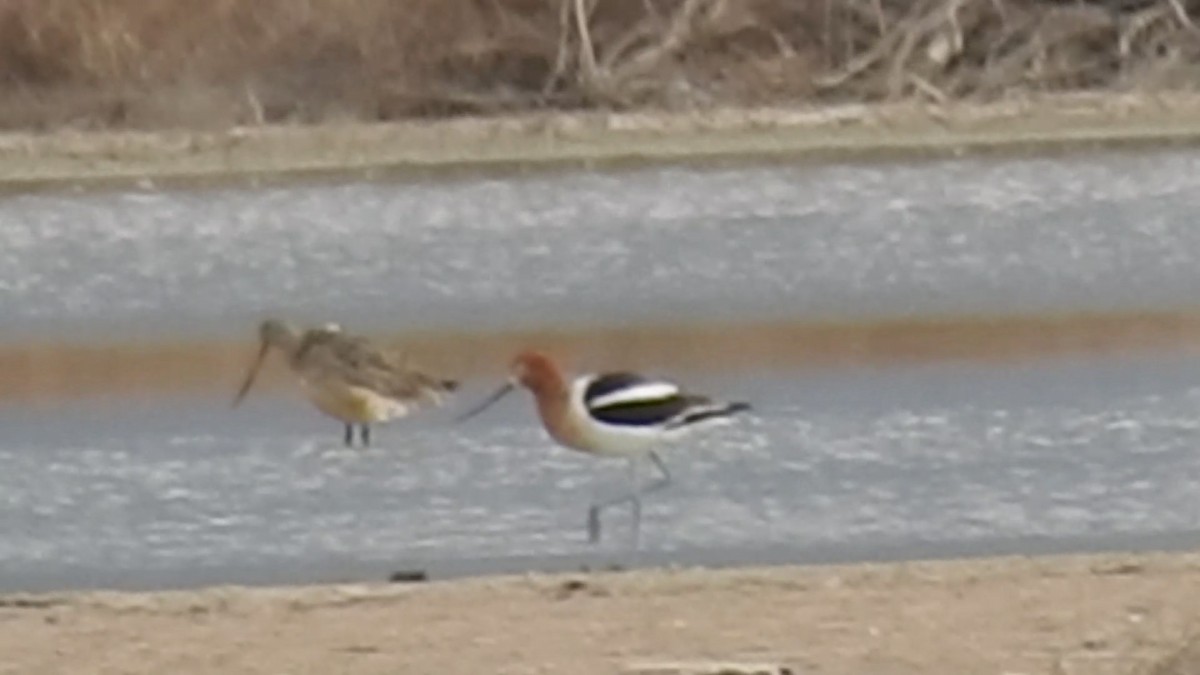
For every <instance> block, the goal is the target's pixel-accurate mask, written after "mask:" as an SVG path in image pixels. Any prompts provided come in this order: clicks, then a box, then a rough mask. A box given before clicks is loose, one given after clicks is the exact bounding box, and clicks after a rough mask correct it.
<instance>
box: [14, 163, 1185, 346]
mask: <svg viewBox="0 0 1200 675" xmlns="http://www.w3.org/2000/svg"><path fill="white" fill-rule="evenodd" d="M1198 188H1200V155H1198V154H1196V153H1179V154H1165V153H1157V154H1149V155H1100V156H1084V157H1078V158H1075V159H1070V160H1026V161H1005V162H999V161H982V160H979V161H975V160H961V161H945V162H934V163H922V164H914V165H906V164H888V165H883V166H868V165H853V166H835V167H824V168H818V167H803V168H787V167H782V168H780V167H774V168H762V169H736V170H735V169H729V170H709V171H692V170H685V169H656V170H643V171H637V172H632V173H615V174H597V173H568V174H562V175H553V176H534V177H524V178H513V179H507V180H498V179H497V180H474V181H455V182H422V183H412V184H354V185H344V186H328V187H313V186H300V187H294V188H281V189H270V190H262V191H251V190H226V191H204V192H164V193H159V192H146V193H124V194H100V195H77V196H63V195H36V196H20V197H11V198H4V199H3V200H0V315H3V316H4V317H5V321H6V335H8V336H9V337H13V336H19V335H22V334H47V333H48V334H52V335H61V334H63V333H64V332H66V331H71V332H72V333H77V332H84V333H90V334H98V333H106V334H108V335H114V334H115V335H117V336H127V337H128V336H133V335H135V334H136V335H139V336H144V335H163V334H179V333H186V334H189V335H209V336H212V335H222V336H225V335H230V334H233V333H235V332H237V331H244V327H245V322H246V321H247V320H248V319H251V318H257V317H259V316H261V315H262V314H263V313H264V312H268V311H269V312H276V313H288V314H299V315H304V316H308V317H314V318H318V319H322V320H325V319H328V318H330V317H332V318H336V319H338V320H341V321H344V322H345V323H347V324H349V325H355V326H360V327H363V328H364V329H367V328H369V329H375V328H381V329H384V328H386V329H394V328H401V327H429V326H449V325H471V326H492V325H511V324H514V323H518V324H519V323H529V322H536V323H543V322H545V321H547V320H553V321H559V322H572V321H597V322H613V321H622V322H629V321H637V320H643V319H648V318H653V319H656V320H663V319H672V318H674V319H678V318H695V317H704V318H737V317H762V316H786V317H796V316H811V317H830V316H835V317H862V316H879V315H895V314H904V313H914V312H915V313H930V312H970V313H975V314H978V313H987V312H1012V311H1039V310H1059V309H1115V308H1120V309H1129V308H1141V309H1148V308H1156V307H1175V306H1178V305H1180V304H1185V305H1192V304H1194V296H1195V289H1196V288H1197V287H1200V260H1198V259H1197V258H1198V257H1200V228H1197V227H1195V226H1194V214H1195V213H1197V212H1200V189H1198Z"/></svg>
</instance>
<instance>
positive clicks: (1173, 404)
mask: <svg viewBox="0 0 1200 675" xmlns="http://www.w3.org/2000/svg"><path fill="white" fill-rule="evenodd" d="M690 383H691V384H694V385H696V386H700V387H703V388H706V389H709V390H714V391H719V392H720V393H722V394H726V395H729V396H731V397H737V398H745V399H747V400H750V401H753V402H754V403H755V404H756V405H757V406H758V411H757V413H756V414H755V415H754V416H752V417H748V418H745V419H744V420H743V422H742V423H740V424H738V425H733V426H729V427H724V428H720V429H717V430H715V432H714V433H713V434H710V435H705V436H697V437H695V440H694V442H689V443H687V444H685V445H682V446H680V447H677V448H673V449H671V450H669V451H668V452H667V454H666V458H667V462H668V464H669V465H670V466H671V467H672V469H673V474H674V478H675V481H674V484H673V485H672V486H671V487H670V488H668V489H667V490H664V491H662V492H660V493H657V494H656V495H655V496H653V497H650V498H647V501H646V508H645V518H646V521H645V525H644V537H645V544H646V547H647V549H648V550H649V551H650V553H649V555H651V556H652V557H657V558H661V559H667V560H677V561H682V562H687V561H688V560H689V559H692V558H694V557H695V556H697V555H699V556H700V557H703V556H704V555H709V556H712V555H718V556H719V554H720V553H721V552H722V551H726V552H728V551H734V550H738V549H743V548H745V549H749V551H750V553H746V554H743V555H742V556H741V558H742V559H743V560H753V557H754V556H753V555H752V553H753V551H754V550H758V549H777V554H776V555H777V556H778V555H783V557H784V558H786V559H790V560H795V561H805V560H811V559H819V558H820V557H822V556H829V555H831V554H836V551H837V550H838V549H839V547H841V548H842V549H845V550H847V551H857V555H868V556H869V555H872V551H873V550H874V549H876V548H878V547H880V546H882V547H892V548H895V549H897V550H899V551H901V554H902V555H905V556H913V555H916V556H921V555H929V554H931V553H936V552H937V551H938V550H939V548H938V547H939V546H943V547H944V546H945V545H947V544H953V545H954V546H955V547H957V549H958V550H960V551H961V552H965V553H969V552H972V551H973V550H975V551H976V552H978V550H982V549H985V548H986V547H987V546H991V545H994V543H995V542H996V541H997V540H1004V539H1013V540H1019V539H1021V538H1030V537H1033V538H1037V537H1042V538H1050V539H1061V538H1099V539H1102V540H1103V539H1109V540H1112V541H1114V542H1117V545H1120V544H1119V542H1120V541H1121V538H1122V537H1130V536H1134V535H1146V534H1158V535H1163V536H1164V540H1173V541H1176V542H1177V543H1178V542H1183V543H1184V544H1186V543H1187V542H1190V541H1192V540H1193V538H1194V535H1193V534H1192V533H1194V532H1195V531H1196V530H1197V529H1198V528H1197V522H1198V518H1200V498H1198V495H1200V461H1197V440H1198V438H1200V416H1198V415H1197V411H1198V410H1200V365H1198V364H1196V363H1193V362H1191V361H1184V360H1182V359H1179V358H1175V359H1139V360H1131V361H1128V362H1121V363H1112V362H1104V363H1100V362H1071V363H1058V364H1054V365H1029V366H1024V367H1016V368H1009V369H1004V370H999V369H992V368H987V367H980V366H973V365H956V366H948V365H947V366H927V367H922V368H915V369H897V370H887V371H862V372H854V373H808V374H797V375H796V376H788V377H781V376H766V375H753V374H746V375H745V376H743V377H737V378H720V379H714V380H706V381H696V380H694V378H693V379H692V380H691V381H690ZM482 393H483V391H482V389H481V388H479V390H478V391H467V392H465V393H464V397H465V398H469V399H473V398H475V397H476V396H478V395H481V394H482ZM225 405H226V404H225V402H224V400H222V401H211V400H191V399H179V400H159V401H155V402H142V403H139V404H136V405H131V404H129V403H127V402H126V403H123V404H121V405H120V406H110V405H108V404H101V403H88V404H76V405H73V406H70V407H64V408H61V409H56V410H54V411H49V410H13V409H10V410H6V411H4V412H3V414H2V416H0V425H2V428H4V429H5V435H4V441H3V446H2V447H0V462H2V463H3V465H4V466H5V467H6V470H5V471H4V472H3V473H0V501H2V503H3V512H4V516H3V534H4V536H3V537H0V587H52V586H56V585H63V584H66V585H78V584H83V585H87V584H89V583H95V584H101V585H111V584H116V585H132V586H139V585H146V584H154V583H167V584H190V583H199V582H202V581H214V580H230V579H234V580H243V581H245V580H251V581H260V582H269V581H284V580H291V581H295V580H312V579H318V578H319V579H331V578H344V577H348V578H356V577H357V576H358V575H366V576H368V577H374V578H382V577H383V576H384V575H385V574H386V573H387V572H388V571H390V570H394V569H404V568H409V567H417V568H422V567H430V566H432V572H433V573H435V574H436V573H438V572H439V571H440V570H439V567H438V566H439V565H445V564H450V565H451V566H453V564H454V562H455V561H458V564H459V566H460V567H461V566H462V565H463V564H464V562H463V561H467V562H468V563H470V561H475V562H473V563H470V565H474V566H475V567H476V568H477V569H488V566H489V564H488V563H487V560H489V559H491V560H495V559H503V558H505V557H509V556H514V555H523V556H535V557H538V556H568V557H571V556H574V557H576V558H579V559H580V560H584V561H588V560H591V561H593V563H599V562H604V561H611V560H618V561H621V560H624V557H623V556H624V547H625V544H626V542H627V541H628V538H627V537H628V518H627V515H626V513H625V512H618V511H615V510H614V511H612V512H611V513H609V514H608V515H607V516H606V525H607V531H606V532H607V538H606V539H605V541H603V542H602V543H601V545H600V546H599V547H591V546H589V545H588V544H587V543H586V541H585V537H584V531H583V524H584V512H585V509H586V504H587V502H588V500H589V499H591V498H592V497H593V496H602V495H605V494H611V493H612V492H613V491H615V490H617V489H620V488H621V487H622V486H623V485H624V484H623V482H622V481H623V480H624V479H625V472H624V467H623V464H622V463H621V462H619V461H616V462H614V461H606V460H598V459H595V458H592V457H588V456H583V455H579V454H576V453H572V452H569V451H566V450H561V449H559V448H557V447H555V446H553V445H551V443H550V442H549V441H548V440H547V438H546V437H545V435H544V433H543V432H542V431H541V429H540V428H539V427H537V426H536V424H535V420H534V418H533V413H532V410H531V406H530V405H529V401H528V400H518V399H517V398H516V397H513V398H512V399H508V400H506V401H505V402H504V403H502V404H500V405H498V406H497V407H495V408H493V409H491V410H489V411H488V412H487V413H484V414H483V415H481V416H480V417H478V418H475V419H473V420H471V421H470V422H468V423H465V424H463V425H459V426H452V425H450V424H449V423H448V420H447V419H446V418H447V417H449V416H450V415H451V414H452V413H453V412H455V411H456V409H453V408H452V409H450V410H444V411H439V412H437V413H434V414H433V415H430V416H427V417H425V418H423V419H421V420H418V421H414V422H412V423H409V424H396V425H393V426H391V427H388V428H386V429H384V430H381V432H380V433H379V435H378V436H379V439H378V440H379V442H378V447H376V448H374V449H372V450H370V451H353V452H351V451H346V450H343V449H341V448H339V437H340V429H339V428H338V426H337V424H336V423H332V422H328V421H325V420H322V419H320V418H319V417H317V416H315V415H313V414H312V413H310V411H309V409H308V408H307V407H306V405H305V404H304V403H302V402H300V401H292V400H286V399H267V398H264V399H258V400H252V401H251V403H250V405H248V407H247V408H246V409H244V410H239V411H237V412H236V413H230V411H229V410H228V409H227V408H226V407H225ZM1195 538H1200V535H1196V536H1195ZM1197 543H1200V541H1198V542H1197ZM1015 548H1016V550H1020V547H1019V546H1017V547H1015ZM672 551H676V552H680V553H677V554H672V553H671V552H672ZM697 551H699V552H701V553H696V552H697ZM779 552H782V553H779ZM831 552H832V553H831ZM835 557H836V555H835Z"/></svg>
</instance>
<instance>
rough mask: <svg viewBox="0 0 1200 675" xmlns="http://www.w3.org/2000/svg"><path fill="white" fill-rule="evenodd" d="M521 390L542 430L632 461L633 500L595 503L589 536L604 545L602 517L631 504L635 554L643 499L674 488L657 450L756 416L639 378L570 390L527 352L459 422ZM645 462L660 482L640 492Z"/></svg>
mask: <svg viewBox="0 0 1200 675" xmlns="http://www.w3.org/2000/svg"><path fill="white" fill-rule="evenodd" d="M518 386H523V387H525V388H526V389H529V391H530V392H532V393H533V396H534V399H535V400H536V403H537V409H538V415H539V416H540V417H541V420H542V425H543V426H544V427H545V428H546V431H547V432H548V433H549V434H550V436H551V437H552V438H553V439H554V440H555V441H557V442H558V443H560V444H562V445H564V446H566V447H568V448H571V449H574V450H579V451H582V452H587V453H590V454H593V455H600V456H607V457H626V458H628V459H629V479H630V491H629V493H628V494H624V495H620V496H618V497H617V498H615V499H609V500H606V501H600V502H596V503H593V504H592V505H591V507H590V508H589V509H588V520H587V531H588V539H589V540H590V541H592V542H595V541H597V540H599V538H600V512H601V511H602V510H603V509H606V508H608V507H610V506H616V505H618V504H623V503H626V502H628V503H629V504H630V506H631V508H632V511H633V514H632V515H633V525H632V541H633V545H634V548H636V547H637V543H638V538H639V532H640V527H641V518H642V502H641V498H642V497H643V496H645V495H647V494H649V493H651V492H654V491H655V490H660V489H662V488H664V487H666V486H667V485H668V484H670V482H671V473H670V472H669V471H667V465H666V464H665V463H664V462H663V460H662V457H660V456H659V455H658V452H657V451H656V450H657V448H658V447H659V446H660V445H661V444H663V443H665V442H668V441H671V440H675V439H677V438H679V437H680V436H682V435H684V434H686V433H687V432H688V431H691V430H692V429H695V428H696V427H697V426H699V425H703V424H704V423H706V422H712V421H716V420H721V419H724V418H727V417H730V416H731V415H734V414H735V413H738V412H742V411H745V410H749V409H750V405H749V404H748V403H722V402H718V401H713V400H712V399H709V398H707V397H705V396H698V395H695V394H689V393H686V392H684V391H683V390H681V389H680V388H679V386H678V385H675V384H673V383H671V382H664V381H662V380H653V379H649V378H646V377H643V376H641V375H637V374H635V373H628V372H614V373H601V374H592V375H584V376H582V377H578V378H575V379H574V380H573V381H571V382H570V383H568V381H567V378H566V377H565V376H564V374H563V372H562V371H561V370H560V369H559V368H558V366H557V365H556V364H555V363H554V361H553V360H551V359H550V358H549V357H548V356H546V355H544V354H541V353H539V352H535V351H526V352H522V353H521V354H519V355H518V356H517V357H516V358H514V359H513V361H512V364H511V367H510V377H509V379H508V381H507V382H506V383H505V384H504V385H503V386H501V387H500V388H499V389H498V390H496V392H495V393H493V394H492V395H491V396H489V397H488V398H487V399H485V400H484V401H483V402H482V403H480V404H479V405H478V406H476V407H475V408H473V409H472V410H470V411H468V412H466V413H464V414H462V415H460V416H459V417H458V421H462V420H465V419H467V418H469V417H474V416H475V415H477V414H479V413H480V412H482V411H483V410H484V409H486V408H487V407H488V406H490V405H492V404H493V403H495V402H496V401H498V400H500V399H501V398H502V397H503V396H505V395H506V394H508V393H509V392H511V391H512V390H513V389H515V388H516V387H518ZM642 457H649V458H650V460H651V462H653V463H654V466H655V467H656V468H657V469H658V471H659V473H660V474H661V475H660V476H659V478H658V480H656V481H654V482H653V483H650V484H648V485H645V486H640V487H639V486H638V480H637V466H638V460H639V459H640V458H642Z"/></svg>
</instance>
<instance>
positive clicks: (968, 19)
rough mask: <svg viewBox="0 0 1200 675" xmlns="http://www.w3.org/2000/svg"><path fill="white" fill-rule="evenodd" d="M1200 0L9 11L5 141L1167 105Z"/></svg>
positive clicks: (3, 78)
mask: <svg viewBox="0 0 1200 675" xmlns="http://www.w3.org/2000/svg"><path fill="white" fill-rule="evenodd" d="M1198 8H1200V0H156V1H155V2H147V1H146V0H8V1H7V2H5V3H3V4H0V92H2V93H3V97H2V98H0V128H10V129H11V128H27V129H28V128H32V129H51V128H60V127H62V126H75V127H89V128H164V127H193V128H194V127H204V128H222V127H228V126H231V125H238V124H242V125H245V124H262V123H281V122H283V123H315V122H328V121H339V120H358V121H371V120H391V119H400V118H411V117H440V116H447V115H455V114H489V113H497V112H503V111H514V110H516V111H520V110H533V109H579V108H606V109H629V108H634V107H652V108H664V109H688V108H697V107H701V108H702V107H706V106H713V105H746V106H754V105H762V104H787V103H794V102H820V101H837V102H845V101H855V102H871V101H885V100H898V99H906V98H914V97H915V98H920V99H926V100H932V101H935V102H941V101H948V100H966V99H971V100H991V99H996V98H1000V97H1004V96H1009V95H1013V94H1022V93H1028V92H1045V91H1052V92H1057V91H1073V90H1085V89H1087V90H1095V89H1112V90H1120V91H1129V90H1137V89H1149V90H1162V89H1178V88H1187V87H1191V86H1194V85H1193V84H1192V83H1194V82H1196V81H1200V80H1198V79H1197V75H1198V74H1200V66H1198V64H1197V62H1198V60H1200V58H1198V57H1200V28H1198V27H1197V25H1196V23H1195V21H1194V20H1193V17H1194V16H1197V15H1198V14H1200V11H1198Z"/></svg>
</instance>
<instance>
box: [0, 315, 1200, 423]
mask: <svg viewBox="0 0 1200 675" xmlns="http://www.w3.org/2000/svg"><path fill="white" fill-rule="evenodd" d="M249 328H251V329H252V328H253V327H252V326H251V327H249ZM248 332H249V333H250V334H252V333H253V331H252V330H250V331H248ZM377 337H378V338H379V339H380V340H381V341H383V342H385V343H388V344H391V345H394V346H395V347H396V348H397V349H401V350H406V351H407V353H408V354H409V355H410V357H411V358H412V359H413V362H414V363H417V364H418V365H422V366H424V367H427V368H431V369H435V370H437V371H439V372H443V373H445V374H446V375H447V376H451V377H458V378H472V377H483V378H494V377H500V376H502V374H503V371H504V368H505V367H506V364H507V363H508V360H509V359H510V358H511V357H512V355H514V354H515V353H516V352H517V351H518V350H520V349H525V348H530V347H533V348H539V349H544V350H547V351H549V352H550V353H552V354H555V355H556V356H558V357H560V358H565V359H566V360H567V362H568V363H570V364H571V365H572V366H573V367H574V368H576V369H591V368H605V369H609V368H617V367H629V368H645V369H679V370H686V371H689V372H701V373H704V372H707V373H720V372H727V371H732V370H745V369H778V368H788V369H797V370H802V369H809V368H829V367H870V366H888V365H903V364H914V363H929V362H937V361H955V360H960V361H961V360H970V361H993V362H995V361H1022V360H1029V359H1037V358H1049V357H1056V356H1071V355H1081V356H1082V355H1095V354H1104V353H1115V352H1129V351H1153V350H1165V349H1172V350H1190V349H1192V348H1193V346H1194V345H1200V314H1192V313H1187V312H1145V313H1113V314H1074V315H1069V314H1068V315H1046V316H1036V315H1032V316H1007V317H1006V316H985V317H946V318H923V319H921V318H917V319H893V320H884V321H876V322H858V323H809V322H801V321H777V322H757V323H732V324H721V323H710V324H704V323H697V324H662V325H657V326H656V325H639V326H634V327H621V326H617V327H609V326H606V327H592V328H588V327H573V328H561V329H555V328H531V329H527V330H515V331H509V332H498V333H470V332H462V333H451V332H436V333H434V332H430V333H413V334H406V335H386V336H377ZM255 349H256V347H255V345H254V344H253V343H252V342H250V341H246V342H196V343H162V344H160V343H150V344H116V345H92V344H69V343H65V344H49V343H38V344H7V345H3V346H0V369H2V370H3V372H4V373H5V377H4V378H3V380H2V381H0V400H7V401H17V402H32V403H51V402H54V401H58V400H67V399H73V398H80V397H91V396H108V395H126V394H143V393H154V392H177V393H206V392H221V391H222V390H228V391H229V392H232V391H233V389H234V388H235V387H236V384H237V381H238V378H239V377H241V376H242V375H243V374H244V372H245V369H246V367H247V366H248V365H249V363H250V360H251V357H252V356H253V355H254V352H255ZM271 363H272V365H271V366H270V367H269V368H268V369H267V370H266V371H265V373H266V374H265V376H264V379H263V382H264V384H265V386H268V387H278V386H281V385H283V384H285V383H286V382H287V380H286V379H285V378H283V377H280V376H281V375H284V374H285V371H284V369H283V368H281V367H279V366H278V364H277V362H276V361H275V360H274V359H272V361H271Z"/></svg>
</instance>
